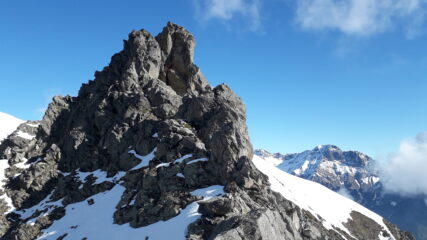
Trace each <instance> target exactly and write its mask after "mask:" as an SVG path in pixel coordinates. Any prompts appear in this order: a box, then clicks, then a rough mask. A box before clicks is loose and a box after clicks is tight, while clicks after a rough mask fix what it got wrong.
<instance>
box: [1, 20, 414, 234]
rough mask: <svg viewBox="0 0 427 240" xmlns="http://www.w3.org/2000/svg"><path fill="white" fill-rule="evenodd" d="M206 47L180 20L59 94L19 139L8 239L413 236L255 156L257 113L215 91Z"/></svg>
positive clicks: (8, 168)
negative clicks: (202, 49)
mask: <svg viewBox="0 0 427 240" xmlns="http://www.w3.org/2000/svg"><path fill="white" fill-rule="evenodd" d="M194 47H195V40H194V36H193V35H192V34H191V33H190V32H188V31H187V30H186V29H185V28H183V27H181V26H178V25H176V24H174V23H168V24H167V26H166V27H165V28H164V29H163V31H162V32H161V33H160V34H158V35H157V36H156V37H154V36H152V35H151V34H150V33H149V32H147V31H145V30H139V31H133V32H131V33H130V34H129V39H128V40H126V41H125V42H124V48H123V50H122V51H120V52H119V53H117V54H115V55H114V56H113V57H112V58H111V62H110V64H109V65H108V66H107V67H105V68H104V69H103V70H102V71H99V72H96V73H95V79H94V80H91V81H89V82H88V83H86V84H83V86H82V87H81V89H80V91H79V93H78V95H77V96H75V97H71V96H65V97H59V96H57V97H54V98H53V101H52V102H51V103H50V104H49V107H48V109H47V110H46V113H45V115H44V117H43V119H42V120H41V121H40V122H30V123H24V124H21V125H20V126H19V127H18V129H17V130H16V131H15V132H14V133H13V134H11V135H9V137H7V138H6V139H5V140H4V141H3V142H2V143H1V144H0V159H2V160H0V166H3V168H2V169H1V171H0V174H1V175H2V178H3V180H4V181H2V183H1V191H0V238H1V239H2V240H3V239H4V240H17V239H19V240H33V239H40V240H46V239H55V240H74V239H90V240H98V239H127V240H139V239H150V240H156V239H161V240H163V239H189V240H201V239H213V240H228V239H233V240H234V239H236V240H247V239H248V240H255V239H266V240H269V239H272V240H276V239H291V240H303V239H319V240H320V239H334V240H335V239H337V240H344V239H347V240H355V239H360V240H362V239H369V240H371V239H372V240H379V239H388V240H390V239H396V240H411V239H413V238H412V236H410V235H408V234H407V233H405V232H402V231H400V230H399V229H397V228H396V227H395V226H393V225H392V224H389V223H387V222H384V221H383V219H382V218H381V217H380V216H378V215H376V214H374V213H372V212H370V211H368V210H366V209H364V208H363V207H361V206H359V205H357V204H355V203H353V202H351V201H350V200H347V199H345V198H343V197H341V196H340V195H337V194H335V193H333V192H331V191H329V190H328V189H326V188H324V187H321V186H320V185H318V184H314V183H312V182H309V181H305V180H301V179H298V178H297V177H293V176H291V175H289V174H285V173H284V172H282V171H281V170H279V169H277V168H276V167H275V166H274V165H271V164H269V163H267V162H265V161H263V160H262V159H260V158H257V157H255V158H253V154H252V153H253V149H252V145H251V143H250V140H249V135H248V131H247V126H246V113H245V105H244V104H243V102H242V100H241V99H240V98H239V97H238V96H237V95H236V94H235V93H234V92H233V91H232V90H231V89H230V88H229V87H228V86H226V85H224V84H221V85H219V86H216V87H212V86H210V85H209V83H208V82H207V80H206V79H205V78H204V77H203V75H202V73H201V71H200V69H199V68H198V67H197V66H196V65H195V64H194V63H193V59H194V57H193V54H194ZM264 163H265V164H264ZM263 172H264V173H265V174H267V175H265V174H263ZM270 184H271V185H270ZM317 195H318V199H319V200H320V201H315V198H316V196H317ZM308 198H311V199H308ZM327 199H329V200H327ZM332 209H335V210H339V211H335V212H333V211H332Z"/></svg>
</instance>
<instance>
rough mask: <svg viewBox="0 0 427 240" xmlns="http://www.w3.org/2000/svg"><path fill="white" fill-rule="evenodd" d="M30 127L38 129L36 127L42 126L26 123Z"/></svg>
mask: <svg viewBox="0 0 427 240" xmlns="http://www.w3.org/2000/svg"><path fill="white" fill-rule="evenodd" d="M26 124H27V125H28V126H30V127H33V128H36V127H39V126H40V123H37V124H33V123H26Z"/></svg>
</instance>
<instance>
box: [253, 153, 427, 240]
mask: <svg viewBox="0 0 427 240" xmlns="http://www.w3.org/2000/svg"><path fill="white" fill-rule="evenodd" d="M255 155H257V156H259V157H260V158H262V159H264V161H267V162H270V163H273V164H274V165H275V166H277V167H278V168H279V169H281V170H283V171H285V172H287V173H290V174H292V175H295V176H298V177H301V178H304V179H308V180H311V181H314V182H317V183H320V184H322V185H323V186H325V187H327V188H329V189H331V190H333V191H336V192H338V193H340V194H341V195H344V196H346V197H348V198H351V199H353V200H354V201H356V202H358V203H360V204H361V205H363V206H365V207H366V208H368V209H370V210H372V211H374V212H376V213H378V214H380V215H381V216H383V217H385V218H386V219H388V220H389V221H391V222H393V223H395V224H397V225H398V226H399V227H400V228H402V229H405V230H407V231H410V232H411V233H413V234H414V235H415V236H416V238H417V239H427V206H426V205H425V202H424V199H425V197H424V196H410V197H408V196H400V195H398V194H392V193H388V192H386V191H385V190H384V188H383V185H382V183H381V179H380V177H379V175H378V171H377V169H376V163H375V161H374V160H373V159H372V158H370V157H369V156H367V155H365V154H363V153H361V152H357V151H343V150H341V149H340V148H338V147H336V146H334V145H319V146H316V147H315V148H314V149H312V150H307V151H304V152H301V153H293V154H281V153H269V152H268V151H266V150H255Z"/></svg>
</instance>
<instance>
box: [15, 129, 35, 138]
mask: <svg viewBox="0 0 427 240" xmlns="http://www.w3.org/2000/svg"><path fill="white" fill-rule="evenodd" d="M16 135H17V136H18V137H20V138H23V139H27V140H32V139H33V138H35V137H36V136H33V135H31V134H28V133H26V132H23V131H21V130H19V131H18V132H17V133H16Z"/></svg>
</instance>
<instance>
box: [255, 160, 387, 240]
mask: <svg viewBox="0 0 427 240" xmlns="http://www.w3.org/2000/svg"><path fill="white" fill-rule="evenodd" d="M252 161H253V163H254V164H255V166H256V167H257V168H258V169H259V170H260V171H261V172H263V173H264V174H266V175H267V176H268V178H269V181H270V183H271V188H272V190H273V191H276V192H279V193H281V194H282V195H283V196H284V197H285V198H287V199H289V200H291V201H292V202H294V203H295V204H296V205H298V206H300V207H301V208H303V209H305V210H307V211H309V212H311V213H312V214H313V215H314V216H317V217H318V218H319V220H323V222H322V223H323V225H324V226H325V227H326V228H327V229H333V228H334V227H335V228H339V229H341V230H342V231H344V232H346V233H348V234H349V235H351V232H350V231H349V229H348V228H347V227H346V226H345V223H347V222H348V221H349V219H352V216H351V213H352V212H353V211H356V212H359V213H361V214H363V215H365V216H366V217H368V218H370V219H372V220H374V221H375V222H376V223H378V224H379V225H380V226H381V227H383V229H384V230H385V231H386V232H387V233H388V234H390V232H389V229H388V228H387V226H386V225H385V224H384V222H383V218H382V217H381V216H379V215H378V214H376V213H374V212H372V211H370V210H368V209H366V208H365V207H363V206H361V205H359V204H358V203H356V202H354V201H352V200H350V199H348V198H345V197H343V196H341V195H340V194H337V193H336V192H334V191H331V190H330V189H328V188H326V187H324V186H322V185H320V184H318V183H315V182H312V181H308V180H305V179H302V178H299V177H296V176H293V175H291V174H288V173H286V172H284V171H282V170H280V169H279V168H277V167H275V166H274V165H273V164H272V163H271V162H269V161H268V160H267V161H266V160H264V159H263V158H261V157H259V156H257V155H254V157H253V159H252ZM386 235H387V234H386ZM390 235H391V234H390ZM379 238H380V239H392V238H389V237H385V236H382V235H381V234H380V236H379Z"/></svg>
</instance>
